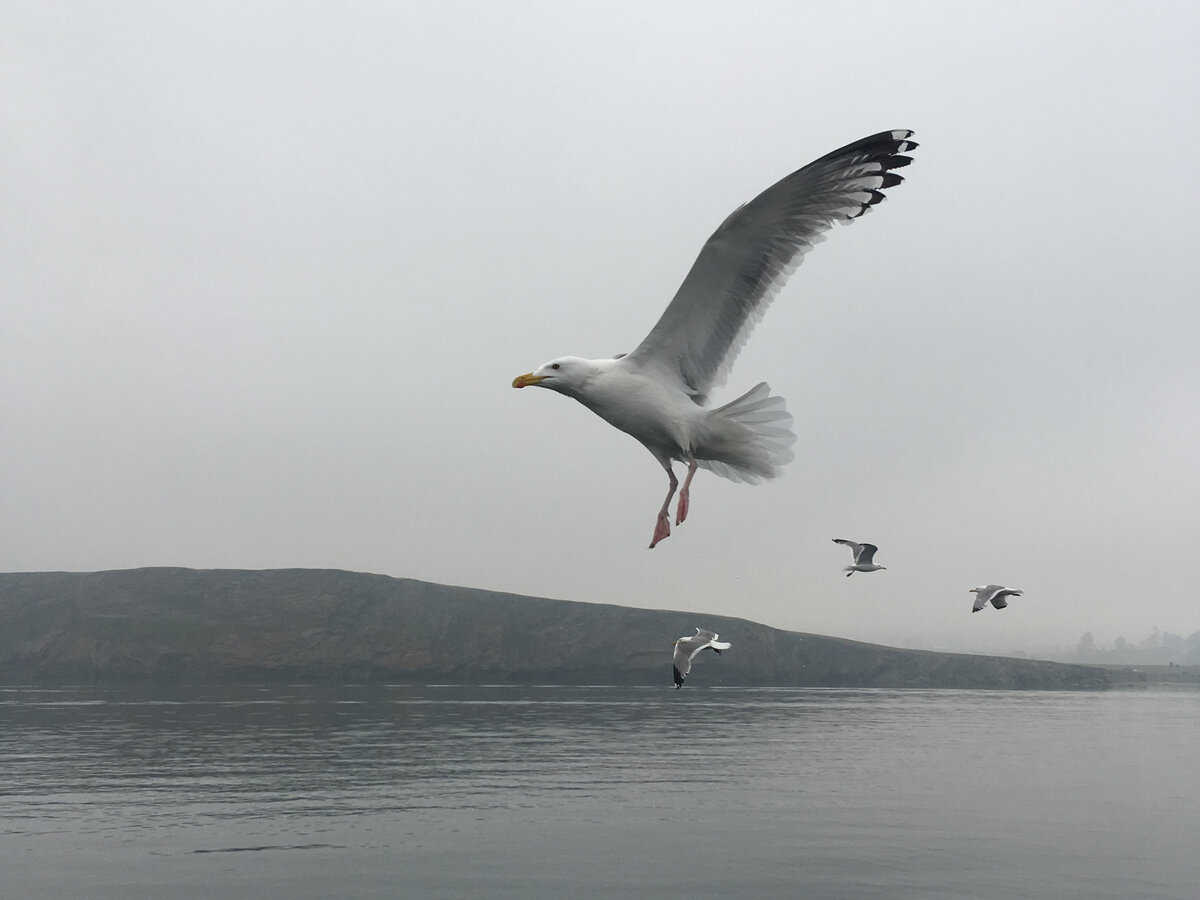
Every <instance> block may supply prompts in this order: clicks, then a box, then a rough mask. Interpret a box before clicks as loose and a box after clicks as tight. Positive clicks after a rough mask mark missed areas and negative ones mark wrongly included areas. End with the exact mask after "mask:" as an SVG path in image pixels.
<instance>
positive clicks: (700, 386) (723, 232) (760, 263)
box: [627, 130, 917, 403]
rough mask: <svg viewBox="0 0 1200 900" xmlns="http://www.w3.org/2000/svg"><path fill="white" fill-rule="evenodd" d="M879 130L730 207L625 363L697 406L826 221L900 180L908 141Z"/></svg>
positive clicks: (856, 210)
mask: <svg viewBox="0 0 1200 900" xmlns="http://www.w3.org/2000/svg"><path fill="white" fill-rule="evenodd" d="M911 135H912V132H911V131H904V130H900V131H884V132H880V133H879V134H876V135H872V136H871V137H867V138H863V139H862V140H858V141H855V142H854V143H852V144H847V145H846V146H845V147H842V148H841V149H840V150H834V151H833V152H832V153H829V154H826V155H825V156H822V157H821V158H820V159H818V160H816V161H815V162H811V163H809V164H808V165H807V166H805V167H804V168H802V169H799V170H798V171H796V172H793V173H792V174H791V175H788V176H787V177H786V178H784V179H783V180H782V181H780V182H778V183H776V184H775V185H773V186H772V187H769V188H767V189H766V190H765V191H763V192H762V193H761V194H759V195H758V196H757V197H755V198H754V199H753V200H751V201H750V202H749V203H747V204H745V205H744V206H741V207H739V208H738V209H736V210H734V212H733V213H732V214H731V215H730V216H729V218H727V219H726V220H725V221H724V222H722V223H721V226H720V227H719V228H718V229H717V230H716V231H715V232H713V235H712V237H710V238H709V239H708V241H707V242H706V243H705V245H704V247H703V248H702V249H701V250H700V255H699V256H698V257H697V258H696V261H695V263H693V264H692V268H691V271H690V272H688V274H687V277H686V278H685V279H684V280H683V284H682V285H680V287H679V290H678V292H677V293H676V294H675V298H674V299H673V300H672V301H671V302H670V304H668V306H667V309H666V311H665V312H664V313H663V314H662V317H661V318H660V319H659V320H658V324H656V325H655V326H654V328H653V329H651V331H650V333H649V334H648V335H647V336H646V339H645V340H643V341H642V343H641V344H640V345H638V347H637V348H636V349H635V350H634V351H633V352H632V353H630V354H629V355H628V357H627V359H628V360H629V362H631V363H633V364H636V365H642V366H652V367H657V368H659V369H660V370H662V371H664V372H666V373H668V374H672V373H673V374H674V375H675V376H676V377H680V378H682V380H683V383H684V386H685V388H686V389H687V390H688V392H689V393H690V394H691V395H692V397H693V399H695V400H696V402H697V403H703V402H705V400H706V398H707V394H708V393H709V391H711V390H712V389H714V388H717V387H720V385H721V384H723V383H724V381H725V378H726V376H727V375H728V374H729V369H730V367H731V366H732V365H733V362H734V360H735V359H736V358H737V354H738V351H739V350H741V348H742V345H743V344H744V343H745V342H746V338H748V337H749V335H750V332H751V331H752V330H753V328H754V325H755V324H756V323H757V322H758V320H759V319H760V318H762V315H763V313H765V312H766V309H767V307H768V306H769V305H770V303H771V301H772V300H773V299H774V298H775V295H776V294H777V293H778V292H779V290H780V288H782V287H783V284H784V282H785V281H787V278H788V276H789V275H791V273H792V272H793V271H795V268H796V266H798V265H799V264H800V262H801V260H802V259H803V257H804V254H805V253H807V252H808V251H809V250H811V249H812V246H813V244H815V243H818V242H819V241H821V240H824V234H825V232H826V231H828V230H829V228H830V226H831V225H832V224H833V223H834V222H849V221H851V220H853V219H856V218H858V217H859V216H861V215H863V214H864V213H866V212H867V211H868V210H870V208H871V207H872V206H874V205H875V204H877V203H879V202H880V201H881V200H883V198H884V195H883V190H884V189H885V188H889V187H894V186H895V185H898V184H900V182H902V181H903V180H904V179H903V178H901V177H900V176H899V175H897V174H896V173H895V172H893V171H891V170H892V169H899V168H902V167H904V166H907V165H908V164H909V163H910V162H912V158H911V157H908V156H903V155H902V154H903V153H905V152H906V151H909V150H912V149H914V148H915V147H916V146H917V145H916V143H914V142H913V141H910V140H908V138H909V137H910V136H911Z"/></svg>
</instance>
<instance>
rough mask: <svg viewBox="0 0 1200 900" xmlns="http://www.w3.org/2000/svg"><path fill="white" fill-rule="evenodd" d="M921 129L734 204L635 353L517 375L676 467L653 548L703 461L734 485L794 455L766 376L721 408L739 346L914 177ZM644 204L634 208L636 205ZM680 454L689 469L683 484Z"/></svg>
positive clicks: (870, 143)
mask: <svg viewBox="0 0 1200 900" xmlns="http://www.w3.org/2000/svg"><path fill="white" fill-rule="evenodd" d="M911 136H912V132H911V131H904V130H899V131H884V132H881V133H879V134H875V135H872V136H871V137H866V138H863V139H862V140H858V141H855V142H854V143H852V144H847V145H846V146H845V147H842V148H841V149H840V150H834V151H833V152H832V153H829V154H826V155H825V156H822V157H821V158H820V159H818V160H816V161H815V162H811V163H809V164H808V165H807V166H805V167H804V168H802V169H799V170H798V171H796V172H793V173H792V174H791V175H789V176H787V177H786V178H784V179H783V180H782V181H780V182H778V183H777V184H775V185H774V186H772V187H769V188H767V189H766V190H765V191H763V192H762V193H761V194H759V195H758V196H757V197H755V198H754V199H753V200H751V201H750V202H749V203H746V204H744V205H742V206H740V207H738V208H737V209H736V210H734V211H733V213H732V214H730V216H729V217H728V218H727V219H726V220H725V221H724V222H722V223H721V226H720V227H719V228H718V229H717V230H716V231H715V232H713V235H712V237H710V238H709V239H708V241H707V242H706V243H705V245H704V246H703V247H702V248H701V250H700V255H699V256H698V257H697V258H696V261H695V262H694V263H693V264H692V268H691V271H690V272H688V274H687V277H686V278H685V279H684V280H683V284H682V285H681V286H680V288H679V290H678V291H677V292H676V294H675V297H674V299H673V300H671V302H670V303H669V304H668V305H667V309H666V311H665V312H664V313H663V314H662V317H661V318H660V319H659V320H658V324H656V325H655V326H654V328H652V329H651V330H650V333H649V334H648V335H647V336H646V338H645V340H643V341H642V342H641V343H640V344H639V345H638V346H637V347H635V348H634V350H633V351H632V352H630V353H622V354H620V355H618V356H615V357H613V358H611V359H581V358H580V357H577V356H561V357H559V358H558V359H554V360H551V361H550V362H548V363H545V364H544V365H543V366H541V367H540V368H539V369H537V370H536V371H533V372H529V373H527V374H525V375H518V376H517V377H516V378H514V379H513V383H512V384H513V387H515V388H523V387H529V386H531V385H537V386H538V387H544V388H549V389H550V390H553V391H558V392H559V393H560V394H566V395H567V396H568V397H573V398H574V399H576V400H578V401H579V402H580V403H582V404H583V405H584V406H586V407H587V408H588V409H590V410H591V411H592V412H594V413H596V415H598V416H600V417H601V418H602V419H604V420H605V421H606V422H608V423H609V424H610V425H613V426H614V427H616V428H619V429H620V430H621V431H624V432H625V433H626V434H628V435H631V436H632V437H634V438H636V439H637V440H638V441H640V442H641V444H642V445H643V446H644V447H645V448H646V449H647V450H649V451H650V453H651V454H652V455H653V456H654V458H655V459H656V460H658V463H659V465H661V466H662V467H663V468H664V469H666V471H667V480H668V482H669V488H668V490H667V499H666V500H664V501H663V505H662V509H660V510H659V511H658V516H657V518H656V520H655V524H654V536H653V537H652V538H651V540H650V547H651V548H652V549H653V548H654V546H655V545H657V544H658V542H659V541H661V540H662V539H663V538H665V537H667V536H669V535H670V533H671V520H670V516H669V514H668V510H669V507H670V505H671V499H672V498H673V497H674V496H675V491H676V489H677V488H678V489H679V505H678V507H677V508H676V511H675V524H676V525H679V524H680V523H681V522H683V520H684V519H686V518H687V514H688V489H689V488H690V487H691V484H692V477H693V476H694V475H695V474H696V469H697V468H698V467H700V468H705V469H708V470H709V471H711V472H713V473H714V474H716V475H719V476H721V477H722V478H728V479H730V480H731V481H744V482H748V483H750V484H757V483H758V481H759V480H760V479H763V478H774V477H776V476H777V475H779V473H780V470H781V469H782V467H783V466H784V465H785V464H786V463H788V462H790V461H791V460H792V458H793V453H792V451H791V445H792V444H793V443H794V442H795V440H796V435H795V434H794V433H793V432H792V417H791V415H790V414H789V413H788V411H787V408H786V406H785V404H784V400H783V398H782V397H779V396H771V389H770V387H769V386H768V385H767V384H766V383H765V382H763V383H760V384H758V385H755V386H754V387H752V388H751V389H750V390H749V391H747V392H746V393H745V394H743V395H742V396H741V397H738V398H737V399H736V400H733V401H731V402H729V403H726V404H725V405H724V406H719V407H717V408H715V409H709V408H708V406H707V404H708V400H709V396H710V394H711V393H712V392H713V391H715V390H716V389H717V388H719V387H720V386H721V385H722V384H724V383H725V379H726V376H728V374H729V370H730V368H731V367H732V366H733V363H734V360H735V359H736V358H737V354H738V351H739V350H741V348H742V345H743V344H744V343H745V342H746V339H747V337H749V334H750V331H751V330H752V329H753V328H754V326H755V324H757V322H758V320H759V319H761V318H762V316H763V314H764V313H765V312H766V310H767V307H768V306H769V305H770V303H771V301H772V300H773V299H774V298H775V295H776V294H777V293H779V290H780V289H781V288H782V287H783V284H784V282H785V281H787V278H788V276H789V275H791V274H792V272H793V271H794V270H795V269H796V267H797V266H798V265H799V264H800V261H801V260H802V258H803V257H804V254H806V253H807V252H808V251H809V250H811V249H812V246H813V244H816V243H818V242H819V241H822V240H824V239H825V232H826V231H828V230H829V228H830V227H831V226H832V225H833V223H835V222H839V223H847V222H851V221H853V220H854V219H857V218H858V217H859V216H861V215H863V214H864V213H867V212H869V211H870V210H871V208H872V207H873V206H875V205H876V204H877V203H879V202H880V201H882V200H883V199H884V194H883V192H884V190H885V189H887V188H891V187H895V186H896V185H898V184H900V183H901V182H902V181H903V180H904V179H903V178H902V177H901V176H899V175H897V174H896V173H895V172H894V171H892V170H893V169H899V168H903V167H904V166H907V165H908V164H909V163H910V162H912V158H911V157H909V156H905V155H904V154H905V153H907V152H908V151H910V150H912V149H914V148H915V147H916V146H917V145H916V143H914V142H913V141H910V140H909V138H910V137H911ZM635 212H636V211H635ZM672 460H678V461H680V462H682V463H683V464H684V465H686V466H687V476H686V477H685V478H684V480H683V486H682V487H679V480H678V479H677V478H676V477H675V473H674V472H673V471H672V469H671V463H672Z"/></svg>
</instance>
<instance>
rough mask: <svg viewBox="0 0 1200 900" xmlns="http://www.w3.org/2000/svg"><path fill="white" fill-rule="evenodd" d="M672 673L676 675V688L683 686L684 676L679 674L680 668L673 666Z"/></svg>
mask: <svg viewBox="0 0 1200 900" xmlns="http://www.w3.org/2000/svg"><path fill="white" fill-rule="evenodd" d="M671 673H672V674H673V675H674V676H675V689H676V690H679V688H681V687H683V676H682V675H680V674H679V669H678V668H676V667H675V666H672V667H671Z"/></svg>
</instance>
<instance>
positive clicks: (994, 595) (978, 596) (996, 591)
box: [970, 584, 1025, 613]
mask: <svg viewBox="0 0 1200 900" xmlns="http://www.w3.org/2000/svg"><path fill="white" fill-rule="evenodd" d="M970 593H972V594H974V595H975V605H974V606H972V607H971V612H973V613H977V612H979V611H980V610H981V609H983V608H984V607H985V606H987V605H988V603H989V602H990V603H991V604H992V606H994V607H996V609H1004V607H1006V606H1008V601H1007V600H1005V599H1004V598H1005V597H1020V596H1021V595H1022V594H1023V593H1025V592H1024V591H1016V590H1013V589H1012V588H1006V587H1004V585H1002V584H981V585H980V586H979V587H973V588H971V591H970Z"/></svg>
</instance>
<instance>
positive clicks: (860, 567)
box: [833, 538, 887, 578]
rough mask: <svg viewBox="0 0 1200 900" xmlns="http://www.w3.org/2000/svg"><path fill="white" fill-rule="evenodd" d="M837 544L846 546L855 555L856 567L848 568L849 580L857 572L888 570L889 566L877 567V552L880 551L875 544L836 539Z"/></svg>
mask: <svg viewBox="0 0 1200 900" xmlns="http://www.w3.org/2000/svg"><path fill="white" fill-rule="evenodd" d="M833 542H834V543H835V544H845V545H846V546H847V547H849V548H850V552H851V553H853V554H854V565H852V566H846V568H845V572H846V577H847V578H849V577H850V576H851V575H853V574H854V573H855V572H875V571H877V570H879V569H886V568H887V566H877V565H875V562H874V560H875V552H876V551H877V550H878V549H879V548H878V547H876V546H875V545H874V544H856V543H854V541H847V540H845V539H843V538H834V539H833Z"/></svg>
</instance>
